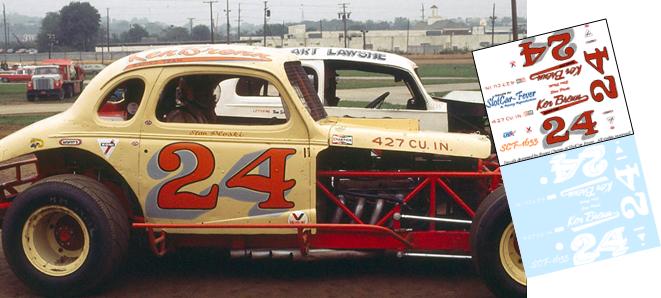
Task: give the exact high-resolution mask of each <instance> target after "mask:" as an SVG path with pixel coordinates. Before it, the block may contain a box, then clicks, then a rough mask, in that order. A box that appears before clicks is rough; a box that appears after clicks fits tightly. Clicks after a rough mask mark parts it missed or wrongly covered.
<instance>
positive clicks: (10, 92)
mask: <svg viewBox="0 0 661 298" xmlns="http://www.w3.org/2000/svg"><path fill="white" fill-rule="evenodd" d="M25 92H26V87H25V84H24V83H23V84H21V83H2V84H0V104H2V103H4V102H8V101H16V100H17V99H22V100H24V101H25Z"/></svg>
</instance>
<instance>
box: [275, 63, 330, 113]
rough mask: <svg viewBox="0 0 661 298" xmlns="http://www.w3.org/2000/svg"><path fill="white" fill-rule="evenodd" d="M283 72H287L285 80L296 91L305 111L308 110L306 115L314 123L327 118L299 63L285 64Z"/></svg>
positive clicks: (315, 91)
mask: <svg viewBox="0 0 661 298" xmlns="http://www.w3.org/2000/svg"><path fill="white" fill-rule="evenodd" d="M285 72H287V78H289V82H290V83H291V84H292V86H293V87H294V90H296V93H297V95H298V98H299V99H300V100H301V102H302V103H303V106H304V107H305V109H307V110H308V113H310V115H311V116H312V119H314V121H319V120H321V119H324V118H326V117H328V114H326V110H325V109H324V106H323V104H322V103H321V99H319V96H318V95H317V90H315V88H314V86H312V83H311V82H310V79H309V78H308V75H307V74H306V73H305V70H303V67H302V66H301V62H300V61H295V62H287V63H285Z"/></svg>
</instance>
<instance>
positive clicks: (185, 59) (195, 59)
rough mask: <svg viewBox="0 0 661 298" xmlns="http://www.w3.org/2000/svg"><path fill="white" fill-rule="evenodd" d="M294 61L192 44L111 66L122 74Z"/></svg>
mask: <svg viewBox="0 0 661 298" xmlns="http://www.w3.org/2000/svg"><path fill="white" fill-rule="evenodd" d="M296 60H298V59H297V57H296V56H295V55H292V54H289V53H285V52H283V51H281V50H276V49H273V48H264V47H254V46H242V45H221V44H194V45H179V46H168V47H159V48H153V49H148V50H145V51H142V52H138V53H135V54H131V55H129V56H127V57H124V58H122V59H119V60H117V61H116V62H115V63H113V64H116V65H117V66H119V68H121V69H123V70H130V69H134V68H142V67H149V66H164V65H180V64H198V65H199V64H209V65H218V64H226V63H236V62H249V63H260V62H266V63H268V64H271V65H274V64H275V65H282V64H283V63H285V62H287V61H296Z"/></svg>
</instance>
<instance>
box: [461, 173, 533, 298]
mask: <svg viewBox="0 0 661 298" xmlns="http://www.w3.org/2000/svg"><path fill="white" fill-rule="evenodd" d="M471 248H472V253H473V262H474V264H475V267H476V269H477V271H478V273H479V274H480V276H481V277H482V279H483V280H484V281H485V283H486V284H487V286H488V287H489V289H491V291H492V292H493V293H494V294H496V295H497V296H499V297H526V293H527V278H526V274H525V271H524V269H523V263H522V260H521V253H520V252H519V247H518V242H517V240H516V234H515V232H514V226H513V224H512V216H511V215H510V211H509V206H508V204H507V195H506V194H505V189H504V188H503V187H502V186H501V187H500V188H498V189H496V190H494V191H493V192H491V193H490V194H489V195H488V196H487V197H486V198H485V199H484V201H483V202H482V204H480V206H479V207H478V209H477V213H476V214H475V218H474V219H473V224H472V226H471Z"/></svg>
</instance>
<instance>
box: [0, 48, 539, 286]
mask: <svg viewBox="0 0 661 298" xmlns="http://www.w3.org/2000/svg"><path fill="white" fill-rule="evenodd" d="M235 79H237V80H246V81H247V83H250V84H259V85H261V86H272V88H274V89H275V91H276V92H277V94H278V97H279V98H280V100H281V106H282V107H283V110H284V115H283V116H282V117H280V116H278V117H271V118H264V117H254V116H253V115H250V114H244V113H236V114H232V115H218V114H217V113H216V105H217V102H216V97H215V96H214V90H216V89H217V88H218V86H221V92H223V91H222V84H223V82H224V81H227V80H235ZM253 89H254V88H247V89H246V90H253ZM491 146H492V145H491V140H489V138H488V137H487V136H485V135H483V134H466V133H447V132H432V131H423V130H420V124H419V121H418V120H414V119H363V118H340V117H333V116H328V114H327V112H326V110H325V108H324V106H323V104H322V102H321V100H320V99H319V97H318V95H317V92H316V90H315V88H314V86H313V85H312V83H311V81H310V80H309V78H308V75H307V73H306V72H305V70H304V69H303V66H302V65H301V62H300V61H299V60H298V58H297V57H296V56H295V55H292V54H288V53H283V52H282V51H278V50H274V49H268V48H260V47H244V46H234V45H229V46H222V45H186V46H173V47H166V48H159V49H152V50H147V51H144V52H140V53H136V54H132V55H130V56H128V57H124V58H122V59H120V60H118V61H116V62H114V63H113V64H111V65H109V66H108V67H106V68H105V69H104V70H102V71H101V72H100V73H99V74H98V75H97V76H96V77H95V78H94V79H93V80H92V81H91V82H90V83H89V85H88V86H87V88H85V89H84V90H83V93H82V94H81V95H80V97H79V98H78V100H77V101H76V102H75V103H74V104H73V105H72V107H71V108H70V109H68V110H67V111H65V112H63V113H61V114H58V115H55V116H52V117H50V118H47V119H44V120H42V121H40V122H37V123H35V124H32V125H30V126H28V127H26V128H23V129H21V130H19V131H17V132H15V133H13V134H11V135H9V136H7V137H6V138H4V139H2V140H0V163H2V162H6V161H8V160H10V159H11V160H13V161H12V162H10V163H8V164H4V165H2V166H0V171H7V170H13V171H15V172H16V173H15V174H16V175H12V177H16V178H15V179H13V180H11V181H4V182H3V183H1V184H0V210H2V211H1V212H0V214H2V217H3V221H2V242H3V248H4V253H5V256H6V260H7V262H8V264H9V267H10V268H11V269H12V270H13V272H14V273H15V274H16V276H17V277H18V278H19V279H20V280H22V281H23V282H24V283H25V284H27V285H28V286H29V287H30V288H31V289H33V290H34V291H36V292H37V293H38V294H42V295H49V296H51V295H55V296H71V295H84V294H86V293H89V292H90V291H91V290H93V289H95V288H98V287H99V286H100V285H102V284H106V282H107V281H108V280H109V279H111V278H112V276H113V275H114V274H115V272H116V270H117V268H118V267H119V266H120V265H121V264H122V262H124V261H125V260H126V256H127V251H128V248H129V246H130V245H133V244H134V243H135V241H136V238H137V237H140V236H142V237H145V238H146V240H147V241H146V242H147V243H148V244H149V245H148V246H149V248H150V249H151V251H152V252H153V253H154V254H156V255H158V256H162V255H164V254H166V253H167V252H168V251H172V250H175V249H177V248H180V247H201V246H215V247H219V248H223V249H227V250H229V251H231V253H232V254H233V255H236V254H242V255H258V254H261V255H267V256H278V255H280V256H282V255H283V252H284V255H285V256H288V257H295V256H296V257H303V258H304V257H306V256H314V254H316V253H318V251H319V249H323V250H324V251H326V252H328V251H329V250H330V251H337V252H345V251H359V252H383V253H389V254H392V255H394V256H398V257H402V258H407V257H437V258H455V259H456V258H459V259H466V260H468V259H472V260H473V262H474V264H475V266H476V267H477V271H478V272H479V274H480V275H481V276H483V277H484V281H485V282H486V284H487V285H488V286H489V288H490V289H491V290H492V291H493V292H494V293H496V294H497V295H500V296H503V297H520V296H525V294H526V282H527V280H526V277H525V272H524V269H523V265H522V262H521V256H520V253H519V250H518V246H517V241H516V234H515V231H514V227H513V225H512V221H511V216H510V213H509V208H508V205H507V198H506V193H505V191H504V188H503V186H502V179H501V176H500V172H499V169H498V163H497V161H496V160H495V158H494V157H493V156H492V155H491ZM15 158H19V159H15ZM29 166H33V167H34V168H35V169H36V174H35V175H31V176H25V175H24V173H25V171H23V170H22V169H24V168H25V167H29ZM184 274H185V273H184Z"/></svg>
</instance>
